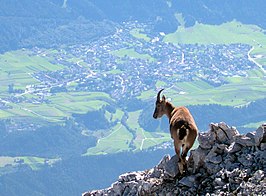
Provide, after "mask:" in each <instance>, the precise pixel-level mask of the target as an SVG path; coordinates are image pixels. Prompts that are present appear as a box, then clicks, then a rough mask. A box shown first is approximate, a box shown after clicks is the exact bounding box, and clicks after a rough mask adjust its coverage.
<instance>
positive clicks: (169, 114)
mask: <svg viewBox="0 0 266 196" xmlns="http://www.w3.org/2000/svg"><path fill="white" fill-rule="evenodd" d="M174 108H175V107H174V106H173V105H172V104H171V103H170V102H166V116H167V117H168V118H169V120H170V119H171V117H172V111H173V110H174Z"/></svg>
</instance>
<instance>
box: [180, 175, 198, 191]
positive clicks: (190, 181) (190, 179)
mask: <svg viewBox="0 0 266 196" xmlns="http://www.w3.org/2000/svg"><path fill="white" fill-rule="evenodd" d="M178 183H179V184H180V185H183V186H187V187H190V188H192V187H193V186H195V185H196V184H197V182H196V176H195V175H191V176H185V177H183V178H182V179H181V180H180V181H179V182H178Z"/></svg>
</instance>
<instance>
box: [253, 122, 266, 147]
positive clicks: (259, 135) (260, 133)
mask: <svg viewBox="0 0 266 196" xmlns="http://www.w3.org/2000/svg"><path fill="white" fill-rule="evenodd" d="M254 140H255V144H256V146H259V145H260V143H266V124H264V125H261V126H260V127H259V128H258V129H257V130H256V133H255V135H254Z"/></svg>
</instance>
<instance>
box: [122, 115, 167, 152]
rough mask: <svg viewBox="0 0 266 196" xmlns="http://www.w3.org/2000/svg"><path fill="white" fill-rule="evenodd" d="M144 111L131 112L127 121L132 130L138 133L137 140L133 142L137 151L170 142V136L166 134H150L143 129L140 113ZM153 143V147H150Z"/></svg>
mask: <svg viewBox="0 0 266 196" xmlns="http://www.w3.org/2000/svg"><path fill="white" fill-rule="evenodd" d="M141 112H142V111H141V110H138V111H135V112H129V117H128V120H127V124H128V125H129V126H130V128H131V129H133V130H135V131H136V135H137V137H136V139H135V140H134V141H133V143H134V145H135V147H136V149H135V151H139V150H144V149H147V148H150V147H151V146H154V145H159V144H161V143H163V142H166V141H169V140H170V134H166V133H156V134H154V133H150V132H147V131H145V130H144V129H142V128H141V127H140V125H139V123H138V119H139V116H140V113H141ZM150 143H152V145H148V144H150Z"/></svg>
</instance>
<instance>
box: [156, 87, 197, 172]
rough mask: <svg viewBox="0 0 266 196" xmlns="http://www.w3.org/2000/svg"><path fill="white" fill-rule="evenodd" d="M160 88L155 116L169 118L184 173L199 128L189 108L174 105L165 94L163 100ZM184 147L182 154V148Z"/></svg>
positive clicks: (179, 163)
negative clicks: (187, 157)
mask: <svg viewBox="0 0 266 196" xmlns="http://www.w3.org/2000/svg"><path fill="white" fill-rule="evenodd" d="M162 91H163V89H162V90H160V91H159V92H158V94H157V100H156V103H155V111H154V114H153V117H154V118H155V119H157V118H161V117H162V116H163V115H164V114H165V115H166V116H167V117H168V118H169V124H170V133H171V137H172V139H173V140H174V146H175V152H176V154H177V156H178V158H179V161H178V167H179V171H180V173H181V174H182V173H183V171H184V166H185V165H186V156H187V153H188V151H189V150H190V148H191V147H192V146H193V144H194V142H195V139H196V137H197V135H198V128H197V126H196V124H195V121H194V119H193V117H192V115H191V114H190V112H189V110H188V109H187V108H186V107H184V106H181V107H174V106H173V105H172V104H171V103H170V102H168V101H166V98H165V96H164V95H163V97H162V100H161V99H160V94H161V92H162ZM181 148H182V154H180V150H181Z"/></svg>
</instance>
